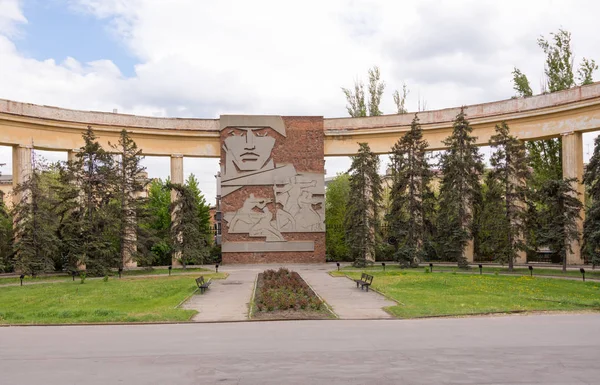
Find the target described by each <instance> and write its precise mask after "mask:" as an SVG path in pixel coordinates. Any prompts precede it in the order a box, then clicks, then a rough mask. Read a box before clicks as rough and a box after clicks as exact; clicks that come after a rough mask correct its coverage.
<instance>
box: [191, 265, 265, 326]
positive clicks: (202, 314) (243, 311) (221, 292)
mask: <svg viewBox="0 0 600 385" xmlns="http://www.w3.org/2000/svg"><path fill="white" fill-rule="evenodd" d="M221 271H224V272H227V273H229V277H227V279H214V280H213V281H212V284H211V285H210V288H209V289H208V290H205V291H204V294H200V293H199V292H198V293H197V294H194V295H193V296H192V297H191V298H190V299H189V300H188V301H187V302H185V303H184V304H183V305H182V308H184V309H193V310H197V311H198V314H196V315H195V316H194V318H192V321H196V322H220V321H244V320H247V319H248V304H249V303H250V298H251V297H252V289H253V288H254V280H255V279H256V275H257V274H258V273H259V272H260V270H259V269H255V268H251V267H250V268H248V269H228V268H227V267H225V266H223V267H222V268H221Z"/></svg>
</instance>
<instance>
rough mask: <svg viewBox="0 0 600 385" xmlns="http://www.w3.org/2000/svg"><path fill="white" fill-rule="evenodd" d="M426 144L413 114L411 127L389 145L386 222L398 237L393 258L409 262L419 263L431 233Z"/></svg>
mask: <svg viewBox="0 0 600 385" xmlns="http://www.w3.org/2000/svg"><path fill="white" fill-rule="evenodd" d="M427 147H428V144H427V141H426V140H424V139H423V131H422V129H421V125H420V124H419V118H418V117H417V115H416V114H415V117H414V118H413V121H412V124H411V128H410V131H408V132H407V133H406V135H404V136H403V137H401V138H400V139H398V142H396V144H395V145H394V147H392V155H391V166H392V188H391V201H392V202H391V209H390V212H389V213H388V223H389V224H390V227H391V230H392V233H393V234H394V236H395V237H396V238H397V240H398V246H399V247H398V249H397V251H396V259H397V260H398V261H400V262H401V263H405V264H410V265H415V264H418V262H419V261H420V260H421V259H422V258H423V257H424V256H425V249H424V247H425V243H426V238H427V237H428V236H430V235H431V234H428V233H429V231H428V230H429V229H428V226H426V222H427V218H428V217H430V216H431V213H429V212H428V211H429V210H431V209H432V205H428V204H427V201H428V200H430V199H431V198H432V197H433V194H432V192H431V189H430V187H429V183H430V182H431V178H432V172H431V170H430V168H429V164H428V163H427V158H426V150H427Z"/></svg>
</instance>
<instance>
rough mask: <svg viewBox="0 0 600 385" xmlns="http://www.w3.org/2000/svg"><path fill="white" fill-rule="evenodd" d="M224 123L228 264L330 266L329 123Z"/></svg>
mask: <svg viewBox="0 0 600 385" xmlns="http://www.w3.org/2000/svg"><path fill="white" fill-rule="evenodd" d="M220 122H221V182H220V183H221V185H220V191H221V211H222V212H223V221H224V222H223V234H222V243H223V247H222V252H223V262H224V263H252V262H259V261H260V262H261V263H264V262H288V263H289V262H324V261H325V247H324V234H325V200H324V197H325V187H324V171H325V170H324V160H323V157H324V152H323V138H324V134H323V118H322V117H281V116H239V115H228V116H222V117H221V119H220ZM302 234H305V235H302ZM310 234H312V235H310ZM282 253H283V254H282ZM296 254H297V257H294V255H296Z"/></svg>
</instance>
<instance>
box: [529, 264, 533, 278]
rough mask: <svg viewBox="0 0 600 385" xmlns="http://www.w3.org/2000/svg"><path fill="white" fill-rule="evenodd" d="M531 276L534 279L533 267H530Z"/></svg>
mask: <svg viewBox="0 0 600 385" xmlns="http://www.w3.org/2000/svg"><path fill="white" fill-rule="evenodd" d="M529 274H531V276H532V277H533V266H531V265H529Z"/></svg>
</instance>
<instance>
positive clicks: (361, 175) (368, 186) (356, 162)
mask: <svg viewBox="0 0 600 385" xmlns="http://www.w3.org/2000/svg"><path fill="white" fill-rule="evenodd" d="M378 171H379V157H378V156H377V155H376V154H374V153H373V152H371V149H370V148H369V145H368V144H367V143H359V149H358V153H357V154H356V155H355V156H353V157H352V165H351V166H350V170H349V171H348V174H349V175H350V193H349V199H348V200H349V206H348V210H347V211H346V218H345V227H346V242H347V243H348V247H349V249H350V254H351V257H352V259H353V260H354V264H355V265H356V266H365V265H366V264H368V263H372V262H374V261H375V246H376V243H377V239H378V224H379V223H378V222H379V217H378V215H379V202H380V200H381V195H382V191H381V190H382V188H381V178H380V177H379V174H378Z"/></svg>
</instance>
